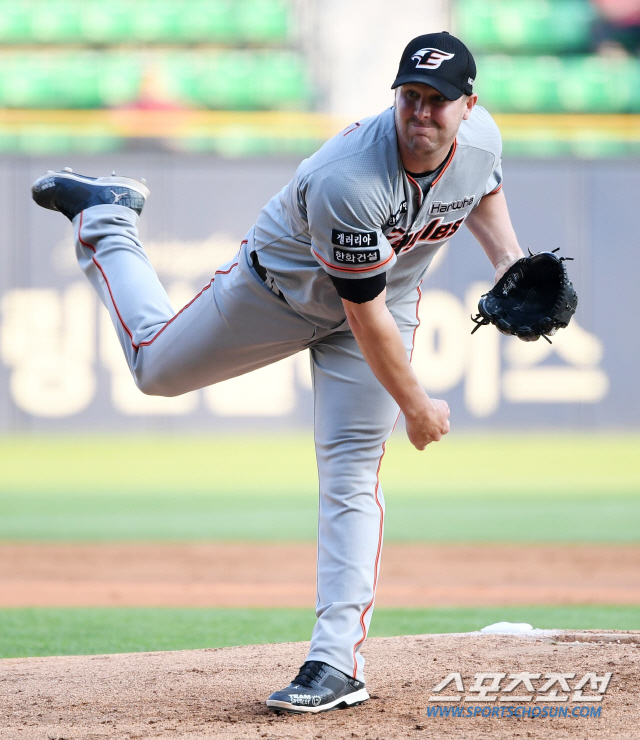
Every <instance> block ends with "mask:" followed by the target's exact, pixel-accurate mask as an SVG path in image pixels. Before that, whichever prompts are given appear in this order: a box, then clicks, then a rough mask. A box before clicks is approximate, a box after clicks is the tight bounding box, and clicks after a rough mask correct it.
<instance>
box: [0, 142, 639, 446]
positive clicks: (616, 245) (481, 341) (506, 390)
mask: <svg viewBox="0 0 640 740" xmlns="http://www.w3.org/2000/svg"><path fill="white" fill-rule="evenodd" d="M68 163H69V164H70V165H72V166H73V168H74V169H75V170H76V171H79V172H88V173H91V174H93V173H100V172H103V171H104V172H107V171H108V172H110V171H111V170H112V169H115V170H116V171H117V172H118V173H122V174H127V175H131V176H135V177H146V178H147V180H148V183H149V185H150V188H151V191H152V195H151V197H150V199H149V202H148V205H147V208H146V210H145V213H144V215H143V217H142V219H141V227H140V228H141V235H142V238H143V241H144V243H145V244H146V246H147V249H148V251H149V254H150V256H151V259H152V261H153V262H154V265H155V266H156V269H157V271H158V273H159V275H160V277H161V279H162V281H163V283H164V284H165V286H166V287H167V289H168V292H169V294H170V296H171V298H172V301H173V303H174V307H175V308H176V310H177V309H179V308H180V307H181V306H182V305H184V304H185V303H187V302H188V301H189V300H190V299H191V297H193V295H195V293H196V292H198V291H199V290H200V288H202V286H203V285H205V284H206V283H207V282H208V281H209V280H210V278H211V275H212V274H213V272H214V270H215V269H216V268H217V267H218V266H220V265H221V264H223V263H224V262H225V261H226V260H227V259H230V258H231V257H232V256H233V255H234V254H235V252H236V251H237V248H238V245H239V242H240V240H241V239H242V238H243V236H244V234H245V233H246V232H247V231H248V229H249V228H250V227H251V225H252V223H253V221H254V219H255V216H256V214H257V212H258V211H259V209H260V207H261V206H262V205H263V204H264V203H265V202H266V201H267V200H268V199H269V198H270V197H271V196H272V195H273V194H274V193H275V192H277V191H278V190H279V189H280V188H281V187H282V186H283V185H284V184H285V183H286V182H287V180H288V179H289V178H290V176H291V175H292V173H293V172H294V170H295V167H296V164H297V162H296V160H295V159H292V158H291V159H286V158H278V159H274V158H268V159H267V158H263V159H240V160H224V159H221V158H218V157H214V156H201V157H193V156H187V155H178V154H170V153H166V154H158V153H148V154H145V153H136V154H130V155H117V156H109V157H104V158H96V157H95V156H94V157H91V158H83V157H81V156H74V157H71V158H70V161H69V162H68ZM52 164H53V163H52V161H51V158H47V159H46V161H45V160H44V159H43V158H40V159H38V158H22V157H15V158H11V157H7V158H4V159H0V223H1V224H2V245H3V246H2V250H0V432H2V433H14V432H56V431H59V430H60V431H62V430H64V431H82V430H91V431H104V432H110V431H125V430H126V431H154V432H155V431H171V430H176V431H178V430H193V431H216V430H232V429H239V430H244V429H247V430H249V429H251V430H266V429H288V428H295V427H305V428H306V427H309V426H310V425H311V423H312V391H311V383H310V376H309V369H308V363H309V359H308V356H307V353H306V352H305V353H303V354H301V355H300V356H298V357H296V358H293V359H290V360H287V361H284V362H281V363H278V364H277V365H274V366H272V367H270V368H265V369H264V370H261V371H258V372H256V373H253V374H250V375H248V376H245V377H243V378H239V379H236V380H232V381H227V382H226V383H222V384H220V385H218V386H214V387H212V388H209V389H205V390H203V391H198V392H196V393H192V394H188V395H187V396H183V397H180V398H174V399H163V398H151V397H147V396H144V395H142V394H141V393H139V392H138V391H137V389H136V388H135V386H134V384H133V381H132V379H131V377H130V375H129V372H128V369H127V367H126V365H125V362H124V359H123V357H122V356H121V352H120V348H119V346H118V345H117V342H116V340H115V333H114V332H113V330H112V328H111V326H110V324H109V321H108V315H107V313H106V311H105V309H104V308H103V307H102V306H101V305H99V304H98V301H97V298H96V297H95V295H94V294H93V292H92V290H91V289H90V287H89V284H88V282H87V281H86V280H85V279H84V278H83V276H82V275H81V273H80V272H79V270H78V268H77V266H76V265H75V259H74V255H73V246H72V228H71V225H70V224H69V223H68V222H67V221H66V219H64V218H63V217H61V216H59V215H57V214H53V213H50V212H47V211H43V210H41V209H39V208H37V207H36V206H35V204H33V202H32V201H31V199H30V197H29V188H30V184H31V182H32V181H33V180H34V179H35V178H36V177H37V176H38V175H40V174H41V173H42V172H43V171H45V170H46V169H48V168H49V167H51V165H52ZM504 170H505V182H506V185H505V192H506V194H507V198H508V201H509V204H510V208H511V212H512V217H513V220H514V224H515V226H516V230H517V232H518V234H519V237H520V241H521V244H522V246H523V248H525V249H526V248H530V249H531V250H532V251H534V252H535V251H540V250H545V249H547V250H550V249H555V248H557V247H559V248H560V249H561V254H562V255H565V256H567V257H573V258H575V261H574V262H571V263H569V271H570V274H571V277H572V278H573V281H574V283H575V285H576V288H577V291H578V294H579V298H580V304H579V307H578V312H577V315H576V318H575V320H574V322H573V323H572V325H571V326H570V328H569V329H567V330H566V331H561V332H560V333H559V334H558V335H557V336H556V337H554V339H553V344H552V345H549V344H547V343H546V342H544V341H539V342H537V343H532V344H527V343H524V342H520V341H518V340H515V339H512V338H507V337H503V336H501V335H500V334H499V333H498V332H497V331H495V329H493V327H485V328H482V329H481V330H480V331H478V332H477V333H476V334H475V335H474V336H473V337H472V336H471V335H470V331H471V329H472V328H473V325H472V324H471V321H470V319H469V316H470V314H471V313H473V312H475V307H476V305H477V299H478V297H479V296H480V294H481V293H482V292H483V291H484V290H485V289H487V288H488V287H490V284H491V280H492V269H491V267H490V265H489V263H488V261H487V260H486V258H485V257H484V255H483V253H482V250H481V249H480V248H479V247H478V246H477V244H476V243H475V242H474V240H473V238H472V237H471V235H470V234H469V232H467V231H466V230H463V231H462V232H461V233H459V234H457V235H456V237H455V239H454V240H453V241H452V243H451V245H450V246H449V247H447V248H445V250H444V251H443V253H442V255H441V257H439V258H438V259H437V261H436V262H435V263H434V265H433V267H432V269H431V270H430V272H429V274H428V276H427V278H426V280H425V282H424V285H423V291H422V292H423V299H422V302H421V307H420V319H421V327H420V329H419V331H418V334H417V345H416V350H415V356H414V365H415V368H416V371H417V372H418V375H419V377H420V379H421V380H422V382H423V384H424V386H425V388H426V389H427V391H428V392H429V393H431V394H432V395H435V396H437V397H443V398H446V399H447V400H448V401H449V403H450V405H451V407H452V421H453V424H454V425H455V427H456V428H458V429H460V428H468V429H478V428H495V429H501V428H507V429H518V428H522V429H531V428H545V427H551V426H554V427H558V426H560V427H565V428H568V429H585V430H588V429H625V428H637V427H638V425H639V419H640V394H639V393H638V383H637V370H636V366H637V364H638V361H639V358H638V357H637V355H638V349H637V343H635V342H634V341H633V337H634V336H635V334H636V330H635V328H634V327H633V322H634V321H635V317H636V316H638V315H639V314H640V296H639V294H638V290H637V288H636V286H635V277H636V276H637V275H638V274H639V272H640V257H639V255H638V249H637V236H636V225H635V213H634V198H633V194H634V193H637V192H638V189H639V188H640V170H639V169H638V167H637V165H636V164H634V163H633V162H626V161H613V160H600V161H587V160H582V161H579V160H537V161H531V160H508V161H506V162H505V165H504Z"/></svg>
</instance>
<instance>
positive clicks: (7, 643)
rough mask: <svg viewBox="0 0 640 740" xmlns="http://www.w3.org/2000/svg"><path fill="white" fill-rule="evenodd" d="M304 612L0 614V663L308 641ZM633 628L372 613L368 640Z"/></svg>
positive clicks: (629, 615)
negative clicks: (512, 628) (508, 628)
mask: <svg viewBox="0 0 640 740" xmlns="http://www.w3.org/2000/svg"><path fill="white" fill-rule="evenodd" d="M314 621H315V617H314V615H313V612H312V611H311V610H308V609H120V608H117V609H113V608H110V609H0V658H21V657H36V656H46V655H101V654H107V653H129V652H147V651H156V650H190V649H197V648H206V647H227V646H231V645H249V644H263V643H274V642H297V641H302V640H308V639H309V637H310V634H311V630H312V628H313V624H314ZM502 621H510V622H529V623H530V624H532V625H533V626H534V627H540V628H548V629H555V628H558V629H589V628H597V629H640V607H633V606H624V607H615V606H598V607H594V606H571V607H544V606H532V607H496V608H476V609H377V610H376V612H375V615H374V617H373V621H372V625H371V632H370V636H371V637H383V636H384V637H387V636H392V635H407V634H409V635H411V634H426V633H444V632H469V631H473V630H478V629H481V628H482V627H485V626H486V625H488V624H492V623H494V622H502Z"/></svg>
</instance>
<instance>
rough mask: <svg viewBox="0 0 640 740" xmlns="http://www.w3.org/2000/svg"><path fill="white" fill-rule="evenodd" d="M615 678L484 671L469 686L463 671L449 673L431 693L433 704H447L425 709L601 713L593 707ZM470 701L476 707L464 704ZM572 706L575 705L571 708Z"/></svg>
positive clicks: (473, 713) (444, 713)
mask: <svg viewBox="0 0 640 740" xmlns="http://www.w3.org/2000/svg"><path fill="white" fill-rule="evenodd" d="M612 676H613V673H605V674H604V675H602V676H599V675H598V674H597V673H595V672H592V671H588V672H586V673H585V674H584V675H582V676H579V675H577V674H575V673H545V674H542V673H530V672H528V671H520V672H518V673H493V672H486V673H485V672H480V673H476V674H474V676H473V679H471V680H470V681H467V687H466V688H465V682H464V679H463V677H462V674H461V673H450V674H449V675H448V676H446V677H445V678H444V679H443V680H442V681H440V682H439V683H438V684H436V685H435V686H434V687H433V689H432V690H431V691H432V694H431V696H429V701H430V702H437V703H438V704H441V705H444V706H432V707H427V716H428V717H575V718H580V717H582V718H587V717H599V716H600V711H601V706H593V705H595V704H600V703H601V702H602V699H603V698H604V696H605V694H606V693H607V689H608V687H609V684H610V682H611V678H612ZM471 703H473V704H474V705H475V706H465V704H471ZM452 704H453V705H454V706H451V705H452ZM489 704H493V705H494V706H489ZM570 704H574V706H567V705H570ZM589 704H591V705H592V706H589ZM456 705H457V706H456ZM500 705H502V706H500ZM532 705H533V706H532ZM562 705H564V706H562Z"/></svg>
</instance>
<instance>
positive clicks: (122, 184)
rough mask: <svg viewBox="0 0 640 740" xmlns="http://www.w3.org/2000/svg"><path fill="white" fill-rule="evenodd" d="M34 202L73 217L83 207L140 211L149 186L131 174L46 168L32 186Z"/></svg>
mask: <svg viewBox="0 0 640 740" xmlns="http://www.w3.org/2000/svg"><path fill="white" fill-rule="evenodd" d="M31 194H32V196H33V199H34V200H35V202H36V203H37V204H38V205H39V206H42V207H43V208H49V209H50V210H51V211H60V213H64V215H65V216H66V217H67V218H68V219H69V220H70V221H72V220H73V219H74V218H75V216H77V215H78V214H79V213H80V211H84V210H85V208H90V207H91V206H99V205H118V206H124V207H125V208H131V209H132V210H134V211H135V212H136V213H137V214H138V215H140V213H141V212H142V208H143V206H144V202H145V200H146V198H147V196H148V195H149V189H148V188H147V187H146V185H145V184H144V183H143V182H138V181H137V180H134V179H133V178H131V177H116V176H115V172H114V173H113V175H111V177H86V176H85V175H78V174H76V173H75V172H73V171H72V170H71V168H69V167H67V168H65V170H64V171H62V172H52V171H49V172H47V174H46V175H42V177H39V178H38V179H37V180H36V181H35V182H34V183H33V186H32V188H31Z"/></svg>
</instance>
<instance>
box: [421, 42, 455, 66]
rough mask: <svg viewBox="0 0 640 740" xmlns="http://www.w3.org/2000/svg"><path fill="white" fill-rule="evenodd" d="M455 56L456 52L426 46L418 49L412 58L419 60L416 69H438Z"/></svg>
mask: <svg viewBox="0 0 640 740" xmlns="http://www.w3.org/2000/svg"><path fill="white" fill-rule="evenodd" d="M454 56H455V54H449V53H448V52H446V51H440V49H431V48H429V47H426V48H424V49H419V50H418V51H416V53H415V54H414V55H413V56H412V57H411V58H412V59H415V60H416V62H417V64H416V69H438V67H439V66H440V65H441V64H442V62H446V61H448V60H449V59H453V57H454Z"/></svg>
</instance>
